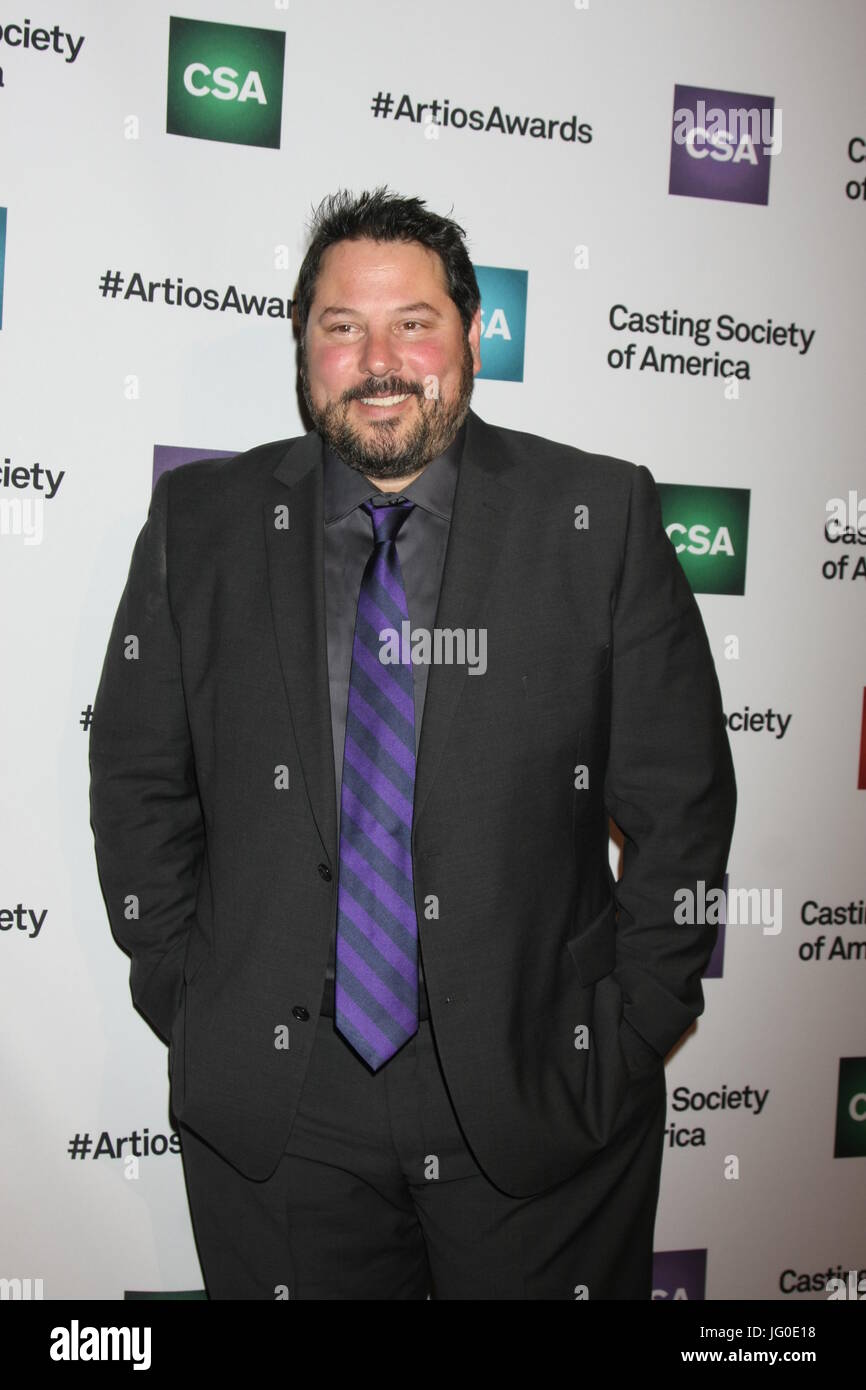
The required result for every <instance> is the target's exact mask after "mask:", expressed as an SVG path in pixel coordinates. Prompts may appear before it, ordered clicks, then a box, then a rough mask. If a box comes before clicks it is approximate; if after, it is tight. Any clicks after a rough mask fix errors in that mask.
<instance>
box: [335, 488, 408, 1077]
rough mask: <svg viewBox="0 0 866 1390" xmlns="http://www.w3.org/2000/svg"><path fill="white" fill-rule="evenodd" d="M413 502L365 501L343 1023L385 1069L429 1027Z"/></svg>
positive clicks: (344, 892)
mask: <svg viewBox="0 0 866 1390" xmlns="http://www.w3.org/2000/svg"><path fill="white" fill-rule="evenodd" d="M413 505H414V503H412V502H408V501H406V499H404V498H401V499H400V500H399V501H395V502H390V503H384V504H380V505H376V504H374V503H371V502H364V503H362V506H363V508H364V511H365V512H367V514H368V515H369V516H370V518H371V520H372V522H373V533H374V536H375V539H374V542H373V552H372V554H371V556H370V558H369V560H368V561H367V567H366V569H365V570H364V577H363V578H362V580H361V589H360V593H359V595H358V612H357V616H356V618H355V641H354V645H353V647H352V672H351V676H350V678H349V701H348V708H347V711H346V745H345V751H344V754H343V785H342V791H341V799H340V881H339V892H338V896H337V953H336V981H335V984H336V1026H337V1031H338V1032H339V1033H342V1035H343V1037H344V1038H345V1039H346V1040H347V1042H349V1043H350V1044H351V1046H352V1047H353V1048H354V1049H355V1051H356V1052H358V1053H360V1055H361V1056H362V1057H363V1058H364V1060H365V1062H367V1063H368V1065H369V1066H370V1067H371V1068H372V1069H373V1071H378V1069H379V1067H381V1066H382V1064H383V1063H384V1062H387V1060H388V1058H389V1057H392V1056H393V1055H394V1053H395V1052H396V1051H397V1050H398V1048H400V1047H402V1046H403V1043H404V1042H406V1040H407V1039H408V1038H411V1037H412V1035H413V1033H415V1032H417V1030H418V922H417V919H416V916H415V895H414V890H413V886H412V844H411V833H412V803H413V799H414V793H415V704H414V682H413V676H412V664H411V659H410V656H409V652H408V650H404V648H403V644H402V627H401V624H402V623H403V622H404V621H405V620H408V618H409V611H408V608H407V604H406V593H405V590H404V588H403V577H402V574H401V572H400V560H399V557H398V555H397V533H398V531H399V530H400V527H401V526H402V525H403V522H404V521H405V520H406V517H407V516H408V515H409V512H410V511H411V510H412V507H413ZM385 628H388V629H392V630H394V631H395V632H396V633H397V634H399V638H398V640H399V641H400V645H399V646H398V648H397V650H398V651H399V653H400V664H392V665H388V664H385V663H383V662H382V661H381V660H380V651H381V641H380V637H379V634H380V632H382V631H383V630H384V629H385ZM407 647H408V644H407Z"/></svg>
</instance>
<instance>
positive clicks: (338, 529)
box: [322, 423, 466, 1017]
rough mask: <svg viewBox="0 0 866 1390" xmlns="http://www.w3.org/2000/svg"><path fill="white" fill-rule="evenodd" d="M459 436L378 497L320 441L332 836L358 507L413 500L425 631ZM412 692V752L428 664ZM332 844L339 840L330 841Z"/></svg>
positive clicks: (418, 667)
mask: <svg viewBox="0 0 866 1390" xmlns="http://www.w3.org/2000/svg"><path fill="white" fill-rule="evenodd" d="M465 433H466V425H465V423H464V424H463V425H462V426H461V427H460V429H459V430H458V431H457V434H456V435H455V436H454V439H453V440H452V441H451V443H450V444H449V446H448V448H447V449H446V450H445V451H444V453H441V454H437V456H436V457H435V458H434V459H431V460H430V462H429V463H428V464H427V466H426V468H425V469H424V471H423V472H422V473H421V475H420V477H418V478H416V479H415V481H414V482H412V483H410V484H409V485H408V487H405V488H403V489H402V490H401V491H400V492H397V493H386V494H383V492H382V490H381V489H380V488H377V487H376V486H375V485H374V484H373V483H370V482H369V481H368V480H367V479H366V478H365V477H364V475H363V474H362V473H359V472H357V471H356V470H355V469H354V468H350V467H349V465H348V464H346V463H344V462H343V460H342V459H341V458H340V457H339V455H337V454H335V453H334V451H333V450H332V449H331V448H330V447H329V446H328V445H324V446H323V450H322V459H323V465H324V520H325V609H326V617H327V627H328V674H329V682H330V692H331V729H332V733H333V739H334V771H335V782H336V787H337V833H338V836H339V826H340V800H341V789H342V775H343V746H344V743H345V740H346V709H347V706H348V702H349V675H350V671H351V666H352V646H353V644H354V639H355V614H356V610H357V607H358V594H359V591H360V588H361V578H362V576H363V573H364V568H365V566H366V564H367V561H368V559H369V558H370V555H371V553H372V550H373V523H372V520H371V518H370V517H369V516H368V515H367V513H366V512H365V511H363V510H362V508H361V503H362V502H366V501H368V500H369V499H370V498H381V497H382V496H383V495H384V496H388V497H405V498H407V499H408V500H409V501H410V502H414V504H415V505H414V507H413V508H412V511H411V512H410V513H409V515H408V516H407V518H406V520H405V521H404V522H403V525H402V526H401V528H400V532H399V535H398V537H397V554H398V557H399V560H400V569H401V572H402V575H403V587H404V588H405V590H406V605H407V608H408V610H409V622H410V623H411V625H412V628H418V627H423V628H428V629H430V630H432V628H433V627H434V625H435V620H436V609H437V607H438V604H439V590H440V589H441V587H442V571H443V568H444V565H445V551H446V548H447V546H448V535H449V531H450V527H451V510H452V506H453V503H454V492H455V489H456V487H457V475H458V471H459V468H460V458H461V455H462V452H463V440H464V437H465ZM411 669H412V673H413V678H414V689H415V753H416V756H417V753H418V744H419V740H420V737H421V719H422V716H423V713H424V700H425V697H426V694H427V677H428V674H429V667H427V666H426V665H423V664H421V663H417V664H413V666H412V668H411ZM338 842H339V841H338ZM336 937H337V934H336V929H335V930H334V932H333V933H332V935H331V949H330V954H329V957H328V970H327V983H326V991H325V1001H326V1008H325V1012H332V1000H333V981H334V975H335V966H336ZM418 983H419V1004H420V1013H421V1016H422V1017H428V1016H429V1006H428V1003H427V991H426V988H425V984H424V969H423V965H422V962H421V952H420V949H419V952H418Z"/></svg>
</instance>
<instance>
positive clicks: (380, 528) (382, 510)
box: [361, 497, 415, 545]
mask: <svg viewBox="0 0 866 1390" xmlns="http://www.w3.org/2000/svg"><path fill="white" fill-rule="evenodd" d="M414 505H415V503H414V502H410V501H409V500H408V499H407V498H405V497H401V498H400V500H399V501H397V502H385V503H380V504H379V505H378V506H377V505H376V504H375V503H373V502H362V503H361V506H362V507H363V508H364V511H365V512H366V513H367V515H368V516H369V517H370V518H371V520H372V522H373V536H374V540H375V544H376V545H383V544H384V543H385V542H387V541H395V540H396V539H397V533H398V532H399V530H400V527H401V526H402V525H403V522H404V521H405V520H406V518H407V516H408V515H409V513H410V512H411V510H412V508H413V507H414Z"/></svg>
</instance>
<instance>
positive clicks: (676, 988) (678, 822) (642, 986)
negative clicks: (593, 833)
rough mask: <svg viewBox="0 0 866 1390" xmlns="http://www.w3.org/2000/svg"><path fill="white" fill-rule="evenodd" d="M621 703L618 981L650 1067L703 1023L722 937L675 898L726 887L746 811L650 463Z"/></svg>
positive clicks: (621, 650) (627, 555)
mask: <svg viewBox="0 0 866 1390" xmlns="http://www.w3.org/2000/svg"><path fill="white" fill-rule="evenodd" d="M611 698H612V709H611V735H610V746H609V753H608V766H607V774H606V779H605V805H606V808H607V810H608V812H609V814H610V815H611V816H612V817H613V819H614V820H615V822H616V824H617V825H618V826H619V828H620V830H621V831H622V833H623V837H624V867H623V874H622V878H621V879H620V880H619V882H618V883H615V884H614V895H615V898H616V905H617V909H618V915H617V951H616V959H617V965H616V969H615V972H614V973H615V977H616V979H617V981H618V983H619V985H620V988H621V990H622V994H623V1016H624V1020H625V1023H624V1025H623V1034H622V1038H623V1047H624V1049H625V1051H626V1054H627V1055H628V1057H629V1059H630V1061H631V1062H632V1064H633V1065H637V1066H639V1065H640V1061H641V1059H642V1058H645V1059H651V1058H652V1056H653V1054H654V1053H655V1054H657V1056H658V1057H664V1056H665V1054H666V1053H667V1052H668V1051H669V1050H670V1049H671V1047H672V1046H673V1045H674V1043H675V1042H676V1041H677V1040H678V1038H680V1037H681V1036H682V1034H683V1033H684V1032H685V1030H686V1029H687V1028H688V1027H689V1026H690V1024H691V1023H692V1022H693V1020H694V1019H695V1018H696V1017H697V1016H698V1015H699V1014H701V1013H702V1012H703V1008H704V999H703V991H702V987H701V975H702V973H703V971H704V969H705V968H706V965H707V963H708V961H709V958H710V956H711V954H712V951H713V947H714V946H715V942H716V937H717V934H718V928H717V927H715V926H713V925H707V924H694V925H681V924H679V923H677V922H676V921H675V920H674V912H675V910H676V907H677V900H676V899H675V897H674V894H675V893H676V892H677V890H678V889H682V888H690V889H691V890H692V891H693V892H695V891H697V884H698V881H699V880H703V882H704V884H705V888H706V892H707V893H709V892H710V890H711V888H721V886H722V882H723V877H724V873H725V868H726V863H727V856H728V851H729V849H730V844H731V838H732V835H733V827H734V817H735V811H736V800H737V793H736V782H735V778H734V769H733V762H732V759H731V752H730V746H729V744H728V736H727V732H726V730H725V724H724V717H723V713H722V701H721V694H720V691H719V683H718V678H717V675H716V670H715V666H714V664H713V658H712V654H711V652H710V646H709V642H708V640H707V635H706V630H705V628H704V624H703V620H702V618H701V614H700V610H699V608H698V605H697V602H696V600H695V597H694V595H693V593H692V590H691V587H690V585H689V582H688V580H687V579H686V577H685V574H684V573H683V570H682V568H681V566H680V563H679V561H678V560H677V557H676V552H675V551H674V548H673V546H672V544H671V542H670V540H669V539H668V536H667V534H666V532H665V530H664V527H663V524H662V517H661V508H660V505H659V498H658V493H657V491H656V487H655V483H654V481H653V477H652V474H651V473H650V472H649V469H647V468H645V467H643V466H642V465H641V466H637V467H635V469H634V472H633V476H632V488H631V496H630V501H629V515H628V525H627V532H626V540H625V549H624V557H623V562H622V571H621V576H620V584H619V589H618V592H617V595H616V598H615V600H614V612H613V671H612V697H611Z"/></svg>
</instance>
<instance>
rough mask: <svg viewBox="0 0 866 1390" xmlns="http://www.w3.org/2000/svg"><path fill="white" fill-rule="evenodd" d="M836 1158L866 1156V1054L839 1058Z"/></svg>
mask: <svg viewBox="0 0 866 1390" xmlns="http://www.w3.org/2000/svg"><path fill="white" fill-rule="evenodd" d="M833 1157H834V1158H866V1057H840V1058H839V1090H838V1092H837V1097H836V1144H835V1147H834V1149H833Z"/></svg>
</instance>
